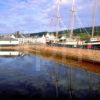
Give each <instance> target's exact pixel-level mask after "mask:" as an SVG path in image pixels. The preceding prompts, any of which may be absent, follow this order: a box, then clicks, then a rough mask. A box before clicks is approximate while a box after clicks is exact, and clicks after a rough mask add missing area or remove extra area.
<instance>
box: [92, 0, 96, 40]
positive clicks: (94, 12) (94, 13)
mask: <svg viewBox="0 0 100 100" xmlns="http://www.w3.org/2000/svg"><path fill="white" fill-rule="evenodd" d="M95 24H96V0H94V3H93V27H92V38H93V36H94V30H95Z"/></svg>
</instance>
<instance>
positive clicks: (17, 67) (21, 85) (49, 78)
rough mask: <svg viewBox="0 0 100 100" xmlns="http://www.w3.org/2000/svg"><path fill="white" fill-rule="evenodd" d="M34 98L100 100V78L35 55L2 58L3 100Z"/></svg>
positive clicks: (0, 83) (0, 96)
mask: <svg viewBox="0 0 100 100" xmlns="http://www.w3.org/2000/svg"><path fill="white" fill-rule="evenodd" d="M13 53H14V52H13ZM13 53H9V54H10V55H11V54H13ZM0 54H1V53H0ZM6 54H7V53H6ZM14 54H15V53H14ZM16 54H18V55H19V54H20V53H18V52H16ZM34 98H37V99H40V100H42V99H45V100H47V99H50V100H52V99H54V100H56V99H64V100H82V99H83V100H86V99H88V100H91V99H98V100H99V99H100V74H98V73H93V72H88V71H86V70H84V69H80V68H75V67H73V66H68V65H64V64H60V63H57V62H55V61H51V60H46V59H44V58H42V57H39V56H35V55H24V56H16V57H9V58H8V57H7V58H6V57H5V55H4V57H3V56H2V57H0V100H13V99H14V100H15V99H16V100H18V99H23V100H33V99H34Z"/></svg>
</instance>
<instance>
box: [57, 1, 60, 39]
mask: <svg viewBox="0 0 100 100" xmlns="http://www.w3.org/2000/svg"><path fill="white" fill-rule="evenodd" d="M56 18H57V19H56V38H57V37H58V32H59V24H60V0H57V15H56Z"/></svg>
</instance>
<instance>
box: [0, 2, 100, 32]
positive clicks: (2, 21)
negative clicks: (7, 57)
mask: <svg viewBox="0 0 100 100" xmlns="http://www.w3.org/2000/svg"><path fill="white" fill-rule="evenodd" d="M75 1H76V2H75V8H76V13H75V25H74V27H75V28H78V27H88V26H92V13H93V12H92V10H93V0H75ZM97 2H98V3H97V16H96V25H97V26H99V25H100V13H99V12H100V0H97ZM71 7H72V0H67V3H62V4H61V5H60V29H61V30H62V29H69V28H70V17H71ZM56 8H57V2H56V0H0V33H13V32H16V31H21V32H34V33H35V32H41V31H55V30H56V11H57V10H56ZM51 19H52V21H51Z"/></svg>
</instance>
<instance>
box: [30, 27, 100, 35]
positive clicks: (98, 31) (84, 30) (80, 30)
mask: <svg viewBox="0 0 100 100" xmlns="http://www.w3.org/2000/svg"><path fill="white" fill-rule="evenodd" d="M46 33H47V32H39V33H30V36H42V35H46ZM48 33H50V34H52V33H53V34H54V35H56V32H48ZM69 33H70V30H63V31H59V34H58V35H59V36H61V35H63V34H65V35H69ZM82 33H86V34H89V35H91V34H92V27H85V28H78V29H74V34H73V35H74V36H80V34H82ZM94 35H95V36H100V26H96V27H95V33H94Z"/></svg>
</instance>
